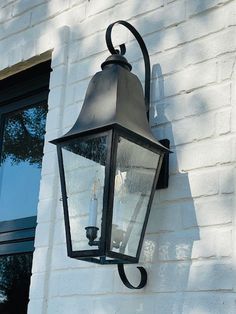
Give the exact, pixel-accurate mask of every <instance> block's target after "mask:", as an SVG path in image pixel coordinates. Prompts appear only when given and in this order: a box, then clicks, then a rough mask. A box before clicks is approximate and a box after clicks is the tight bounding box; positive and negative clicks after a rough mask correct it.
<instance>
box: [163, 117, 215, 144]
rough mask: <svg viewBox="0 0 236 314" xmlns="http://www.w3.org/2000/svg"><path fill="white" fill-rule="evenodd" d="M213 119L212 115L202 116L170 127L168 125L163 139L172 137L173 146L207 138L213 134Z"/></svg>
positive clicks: (184, 120)
mask: <svg viewBox="0 0 236 314" xmlns="http://www.w3.org/2000/svg"><path fill="white" fill-rule="evenodd" d="M214 118H215V116H214V115H213V114H204V115H200V116H196V117H191V118H189V119H187V118H185V119H183V120H179V121H177V122H173V123H172V124H171V126H169V125H168V126H167V127H166V129H165V130H164V137H165V138H170V137H172V136H173V141H174V143H175V145H179V144H185V143H191V142H194V141H196V140H200V139H205V138H209V137H211V136H212V135H213V134H214V132H215V119H214Z"/></svg>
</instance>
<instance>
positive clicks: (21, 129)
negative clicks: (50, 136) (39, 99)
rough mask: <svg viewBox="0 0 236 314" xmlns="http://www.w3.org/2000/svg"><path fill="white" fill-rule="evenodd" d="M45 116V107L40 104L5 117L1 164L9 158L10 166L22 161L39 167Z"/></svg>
mask: <svg viewBox="0 0 236 314" xmlns="http://www.w3.org/2000/svg"><path fill="white" fill-rule="evenodd" d="M46 114H47V107H46V106H45V104H42V105H37V106H36V107H32V108H28V109H24V110H22V111H18V112H15V113H14V114H11V115H9V117H7V119H6V123H5V128H4V140H3V147H2V155H1V164H2V163H3V162H4V161H5V160H6V159H7V158H10V160H11V163H12V164H19V163H20V162H22V161H23V162H28V163H29V164H30V165H37V166H38V167H41V162H42V154H43V144H44V134H45V120H46Z"/></svg>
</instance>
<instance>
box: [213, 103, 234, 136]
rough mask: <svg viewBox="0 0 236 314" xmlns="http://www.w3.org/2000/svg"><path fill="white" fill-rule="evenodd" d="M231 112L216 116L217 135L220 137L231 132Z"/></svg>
mask: <svg viewBox="0 0 236 314" xmlns="http://www.w3.org/2000/svg"><path fill="white" fill-rule="evenodd" d="M230 124H231V110H230V109H226V110H222V111H219V112H217V116H216V133H217V134H219V135H222V134H227V133H229V132H230Z"/></svg>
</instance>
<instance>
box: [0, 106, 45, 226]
mask: <svg viewBox="0 0 236 314" xmlns="http://www.w3.org/2000/svg"><path fill="white" fill-rule="evenodd" d="M46 115H47V105H46V104H45V103H43V104H37V105H34V106H31V107H26V108H23V109H20V110H17V111H15V112H10V113H8V114H6V115H5V116H3V117H4V119H3V120H2V127H3V136H2V147H1V160H0V161H1V162H0V221H7V220H12V219H19V218H24V217H29V216H33V215H36V212H37V204H38V194H39V183H40V177H41V164H42V156H43V146H44V134H45V123H46Z"/></svg>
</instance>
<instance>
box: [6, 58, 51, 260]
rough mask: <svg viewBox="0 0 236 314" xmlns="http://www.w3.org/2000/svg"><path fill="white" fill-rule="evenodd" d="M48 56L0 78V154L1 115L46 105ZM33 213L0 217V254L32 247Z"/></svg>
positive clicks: (34, 225)
mask: <svg viewBox="0 0 236 314" xmlns="http://www.w3.org/2000/svg"><path fill="white" fill-rule="evenodd" d="M50 65H51V60H49V61H46V62H43V63H41V64H39V65H36V66H34V67H32V68H29V69H28V70H25V71H22V72H20V73H17V74H15V75H13V76H11V77H9V78H6V79H3V80H1V81H0V155H1V153H2V145H3V135H4V126H5V118H6V116H7V115H8V114H9V113H14V112H17V111H21V110H22V109H27V108H30V107H32V106H36V105H40V104H44V103H45V105H46V106H47V101H48V93H49V77H50V72H51V66H50ZM36 223H37V216H36V215H34V216H29V217H25V218H20V219H12V220H7V221H0V256H4V255H13V254H22V253H30V252H33V251H34V238H35V228H36Z"/></svg>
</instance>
